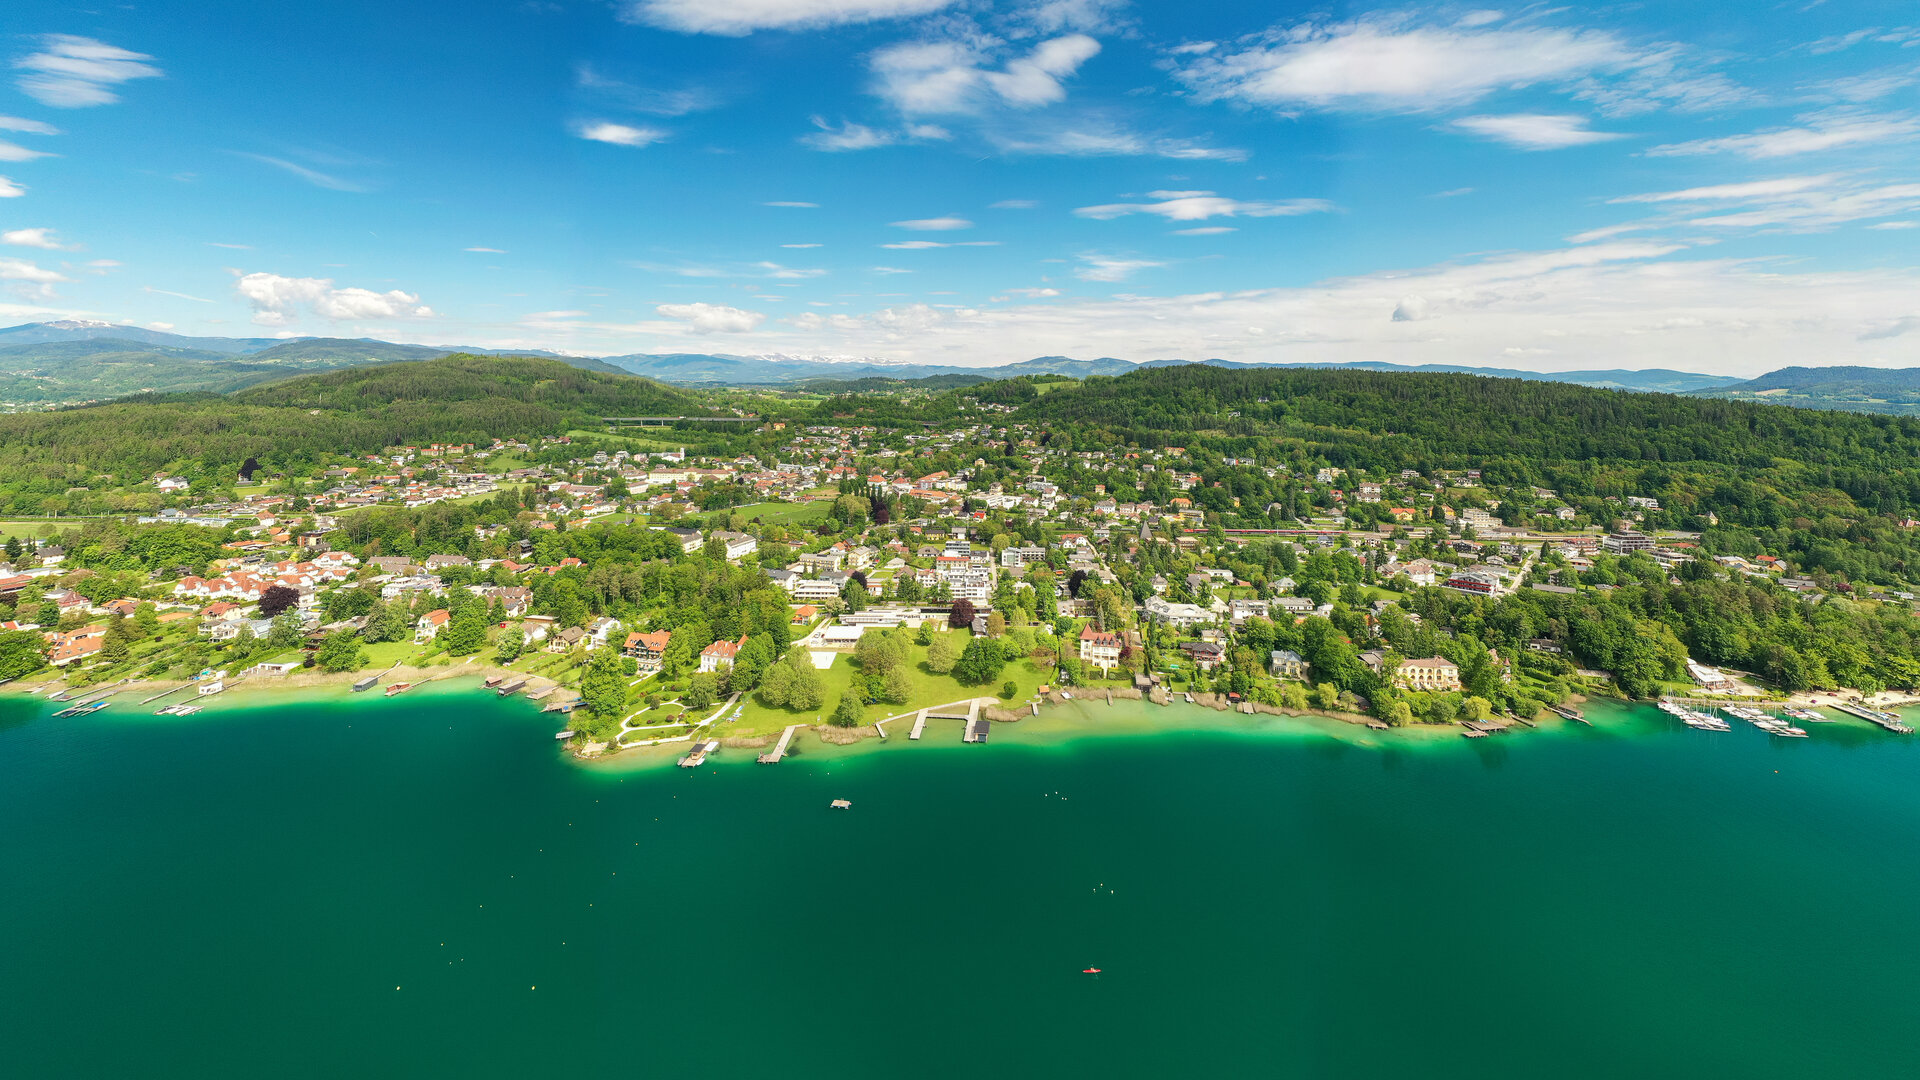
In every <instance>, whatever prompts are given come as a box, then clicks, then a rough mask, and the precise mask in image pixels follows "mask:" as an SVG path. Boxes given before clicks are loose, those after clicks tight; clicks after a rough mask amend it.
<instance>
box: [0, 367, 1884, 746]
mask: <svg viewBox="0 0 1920 1080" xmlns="http://www.w3.org/2000/svg"><path fill="white" fill-rule="evenodd" d="M971 411H972V412H973V413H975V414H976V415H983V416H985V417H987V419H986V420H985V421H975V420H972V419H969V420H968V421H967V422H962V423H957V424H954V425H951V426H949V427H948V428H946V429H945V430H932V429H927V430H906V431H902V430H898V429H890V428H884V427H880V426H871V425H857V426H831V425H799V424H793V425H789V424H785V423H780V422H769V423H768V424H766V425H765V426H764V427H763V428H762V429H761V430H759V431H758V432H756V433H754V435H753V436H752V437H751V438H750V439H735V440H733V441H732V443H731V444H730V445H727V446H725V447H724V448H723V449H717V450H716V449H709V450H706V451H701V450H697V449H696V450H694V451H691V452H690V451H689V450H688V449H687V448H686V447H684V446H680V445H671V446H669V445H667V444H666V443H665V442H664V441H662V440H659V439H654V438H650V437H641V436H635V435H622V434H608V435H604V436H592V437H589V436H585V435H582V436H581V437H579V438H574V437H571V436H567V437H548V438H544V439H535V440H527V441H523V440H514V439H495V440H493V441H491V442H490V443H488V444H485V445H477V444H474V443H466V444H460V445H428V446H399V447H393V448H391V449H390V451H389V452H386V453H382V454H378V455H367V456H364V457H360V458H357V459H353V460H351V461H349V460H339V461H331V462H328V463H326V464H325V465H324V467H322V468H319V469H317V470H315V471H314V472H313V473H312V474H310V475H305V476H290V475H271V474H266V475H258V476H249V477H243V478H234V479H232V480H228V481H226V482H224V483H221V484H218V485H211V484H207V483H196V482H193V481H190V480H188V479H186V478H184V477H180V476H175V475H156V476H154V477H152V478H151V479H150V480H149V481H148V485H146V486H147V487H148V488H149V489H150V490H151V492H152V499H151V505H150V506H149V508H148V512H145V513H140V514H138V515H135V516H133V517H131V518H128V519H116V520H111V521H90V522H87V523H84V524H81V525H80V526H78V527H77V528H68V529H55V528H53V527H51V526H50V525H49V526H44V527H42V528H40V529H38V530H36V532H37V533H38V534H39V535H35V534H33V533H29V534H28V535H26V536H15V537H14V538H13V539H11V540H9V541H8V544H7V557H8V562H7V563H6V564H5V565H3V566H0V606H4V607H5V608H6V612H5V613H6V614H8V615H10V616H11V618H10V619H9V620H8V621H7V622H6V623H5V626H4V631H5V632H6V636H5V638H3V639H0V665H4V667H0V670H4V671H5V672H6V674H8V675H9V677H12V678H22V677H26V676H29V675H32V674H33V673H34V672H36V671H38V670H39V669H41V668H43V667H44V668H51V669H55V671H56V672H57V674H58V676H59V677H60V678H61V679H62V680H63V682H64V684H65V685H67V686H69V687H80V686H85V685H89V684H92V683H97V682H101V681H110V680H115V679H130V678H136V677H138V678H143V679H150V680H164V679H169V678H170V679H177V680H193V679H204V678H207V677H208V676H209V673H215V672H218V673H223V674H224V673H235V672H247V673H250V674H252V675H255V676H272V675H286V674H291V673H295V672H297V671H299V670H301V669H311V668H316V667H317V668H319V669H321V670H322V671H327V672H339V673H342V674H347V673H352V672H355V671H362V670H366V669H369V668H373V667H384V666H388V665H399V664H401V663H403V662H404V663H405V664H407V665H409V666H410V667H423V666H431V665H432V664H433V663H435V662H436V661H438V662H441V663H446V662H449V661H451V660H452V659H454V658H458V657H473V656H477V655H479V654H481V653H483V652H485V653H487V658H488V659H490V661H491V662H492V663H493V664H495V665H498V667H499V668H500V669H501V670H503V671H508V672H512V671H521V670H532V669H534V668H536V667H537V668H538V670H539V671H540V672H541V674H542V676H543V677H544V678H546V679H548V680H550V681H551V682H552V683H553V684H554V686H556V687H564V688H568V689H578V690H579V694H580V696H579V697H578V698H575V699H572V700H573V701H574V707H575V708H577V709H578V710H579V711H578V714H577V716H578V720H579V722H578V723H577V724H576V725H575V726H576V727H579V728H581V729H582V730H583V731H586V732H587V733H588V734H589V735H591V736H592V741H593V742H594V743H595V744H597V745H600V746H615V745H632V744H634V743H635V742H638V741H644V740H642V739H640V738H639V736H641V735H643V734H644V735H646V736H647V737H648V738H649V739H651V738H661V737H672V736H674V735H676V734H677V733H679V732H680V731H681V730H682V728H683V727H684V726H685V725H687V724H691V723H693V722H694V721H695V719H696V717H695V713H696V712H699V711H701V710H704V709H706V708H708V707H710V706H711V705H712V704H713V703H715V702H718V701H720V700H721V699H726V698H736V699H743V700H742V704H741V705H740V706H739V707H740V708H741V709H743V710H744V709H746V708H748V707H749V706H751V707H752V709H753V711H754V714H755V715H756V716H757V715H760V714H762V713H764V714H766V717H769V718H773V719H778V718H780V717H783V716H785V715H787V714H794V715H798V714H800V713H805V712H807V710H809V709H811V710H814V711H815V712H819V713H821V715H824V712H825V710H827V709H830V708H831V709H833V710H834V713H835V719H836V722H842V723H846V724H848V726H853V725H855V724H858V723H860V722H861V721H862V720H863V719H864V718H866V717H867V716H869V715H870V712H873V711H878V710H884V709H886V708H887V707H889V706H893V705H897V706H905V705H908V704H912V703H915V702H916V701H917V700H918V698H919V697H920V696H924V695H923V691H924V692H925V693H934V694H936V696H938V695H948V696H956V697H957V696H960V695H961V694H963V693H966V692H967V691H964V690H962V689H960V687H961V686H963V685H970V686H979V687H982V688H983V690H982V691H980V692H982V693H988V692H991V691H993V690H996V689H998V690H1003V691H1004V692H1005V693H1004V695H1003V696H1004V697H1005V698H1006V699H1007V700H1006V702H1005V704H1007V705H1009V706H1011V705H1015V704H1017V703H1018V701H1019V700H1024V699H1037V697H1038V696H1044V695H1047V694H1059V693H1063V692H1067V693H1070V692H1071V690H1072V689H1073V688H1095V689H1098V688H1101V687H1106V688H1108V689H1113V688H1118V689H1120V690H1123V691H1126V692H1131V693H1136V694H1139V693H1144V694H1147V695H1158V696H1159V697H1160V698H1164V697H1165V696H1166V695H1168V694H1176V693H1177V694H1184V695H1194V694H1201V695H1208V697H1207V698H1206V700H1209V701H1217V702H1218V703H1219V704H1221V705H1223V706H1225V707H1237V708H1243V709H1247V710H1251V709H1253V708H1255V707H1283V708H1290V709H1299V710H1304V709H1314V710H1319V711H1325V712H1329V713H1335V714H1341V715H1351V716H1354V717H1356V718H1365V719H1366V720H1368V721H1369V722H1372V723H1376V724H1380V725H1385V726H1392V725H1399V724H1407V723H1417V722H1435V723H1447V722H1453V721H1455V720H1456V719H1465V720H1471V721H1488V720H1491V719H1492V718H1494V717H1495V716H1496V715H1505V716H1516V715H1517V716H1521V717H1524V716H1526V715H1530V714H1532V713H1535V712H1537V711H1538V710H1540V709H1542V708H1549V707H1554V706H1557V705H1558V704H1559V703H1561V702H1564V701H1566V700H1568V699H1570V698H1572V697H1575V696H1576V695H1583V694H1594V693H1625V694H1630V695H1635V696H1649V695H1651V694H1656V693H1658V694H1694V695H1698V694H1732V695H1739V694H1743V693H1745V694H1755V693H1760V692H1761V689H1760V687H1761V684H1762V683H1769V684H1771V685H1772V686H1774V687H1775V688H1778V689H1785V690H1789V691H1791V690H1805V689H1809V688H1818V687H1821V686H1823V685H1825V686H1834V685H1846V686H1849V687H1854V688H1859V684H1860V683H1861V682H1863V681H1866V680H1865V679H1864V678H1863V677H1862V675H1861V673H1859V672H1845V673H1841V672H1835V671H1832V670H1824V671H1823V670H1821V669H1820V665H1819V664H1818V662H1817V659H1818V658H1815V657H1798V658H1791V659H1789V660H1783V662H1782V669H1781V670H1774V671H1764V672H1753V671H1746V672H1736V671H1725V670H1722V669H1721V668H1719V667H1717V666H1715V665H1714V664H1713V663H1711V662H1707V661H1705V660H1703V659H1701V658H1696V657H1694V656H1691V655H1689V653H1688V650H1687V648H1686V647H1685V646H1684V645H1682V643H1681V642H1680V641H1679V640H1677V639H1676V638H1675V636H1674V634H1673V633H1672V632H1671V631H1669V630H1667V629H1666V628H1665V627H1651V628H1650V627H1648V626H1645V625H1641V626H1634V625H1628V626H1627V627H1625V629H1624V630H1623V631H1622V632H1621V633H1620V635H1619V636H1617V637H1616V638H1615V639H1613V640H1599V639H1598V638H1597V637H1596V635H1595V634H1594V633H1591V632H1588V631H1586V630H1584V629H1583V624H1582V623H1581V622H1580V621H1577V620H1573V619H1569V618H1568V617H1567V616H1566V611H1567V610H1568V606H1569V605H1571V604H1576V603H1584V602H1586V601H1587V600H1590V599H1592V598H1595V597H1604V594H1606V593H1608V592H1609V591H1610V590H1613V589H1616V588H1618V587H1621V586H1623V585H1626V584H1629V583H1640V584H1652V585H1655V586H1662V585H1673V586H1678V585H1680V584H1681V583H1682V581H1683V579H1685V580H1688V581H1702V580H1708V581H1711V580H1737V581H1740V582H1743V583H1745V584H1747V585H1751V586H1757V587H1763V588H1765V589H1766V590H1768V592H1769V593H1771V594H1777V595H1779V596H1780V597H1782V598H1783V599H1784V600H1786V601H1788V602H1792V603H1797V604H1802V605H1820V604H1822V603H1826V602H1830V601H1832V600H1833V599H1835V598H1844V599H1846V600H1847V601H1849V602H1854V601H1860V602H1871V603H1874V604H1887V605H1898V606H1900V607H1901V608H1902V609H1905V608H1910V607H1911V605H1912V603H1913V601H1914V596H1913V595H1912V594H1911V593H1908V592H1905V591H1900V590H1895V589H1888V588H1856V587H1855V586H1854V585H1852V584H1851V583H1849V582H1846V581H1843V580H1835V579H1834V578H1832V577H1831V576H1829V575H1827V574H1825V573H1822V572H1819V571H1813V572H1806V571H1803V570H1801V569H1800V568H1797V567H1795V566H1793V565H1790V564H1789V563H1788V562H1786V561H1785V560H1783V559H1782V558H1780V557H1779V556H1776V555H1773V554H1768V553H1764V552H1762V551H1759V550H1758V547H1757V545H1755V546H1754V548H1753V549H1751V550H1750V551H1748V552H1746V553H1740V552H1733V551H1726V550H1713V549H1710V548H1709V547H1707V546H1704V545H1703V541H1702V532H1701V530H1703V529H1706V528H1710V527H1712V526H1713V525H1715V524H1716V522H1714V521H1713V520H1712V519H1711V515H1706V516H1705V517H1701V516H1698V515H1693V514H1691V513H1689V512H1688V511H1687V510H1685V509H1684V508H1676V507H1670V506H1663V505H1662V501H1661V499H1660V498H1658V497H1656V496H1653V495H1643V494H1635V493H1631V492H1623V493H1617V494H1616V493H1597V492H1584V493H1579V494H1574V493H1571V492H1566V493H1563V492H1560V491H1555V490H1551V489H1547V488H1542V487H1535V486H1531V485H1527V486H1524V487H1519V486H1514V485H1509V484H1503V483H1501V482H1499V481H1498V480H1497V479H1496V478H1495V477H1490V476H1487V475H1483V474H1482V471H1481V470H1479V469H1472V468H1467V469H1460V470H1455V471H1435V472H1420V471H1416V470H1414V469H1402V470H1397V471H1394V472H1391V473H1386V472H1382V471H1373V472H1365V471H1359V470H1349V469H1346V468H1341V467H1337V466H1334V465H1331V464H1327V463H1325V462H1318V461H1310V460H1300V459H1298V458H1297V457H1295V458H1291V459H1286V460H1281V459H1272V458H1267V459H1259V458H1247V457H1228V456H1220V455H1217V454H1210V453H1207V452H1203V451H1199V450H1195V451H1189V450H1188V449H1187V448H1184V447H1180V446H1162V447H1127V448H1122V449H1118V450H1116V451H1108V450H1092V449H1078V448H1074V447H1072V446H1071V445H1070V444H1069V445H1061V443H1060V442H1056V441H1054V440H1052V439H1050V438H1049V436H1048V434H1047V433H1046V432H1044V431H1041V430H1036V429H1034V428H1031V427H1028V426H1025V425H1021V424H1018V423H1009V422H1006V421H1005V419H1004V418H1003V417H1002V418H1001V419H999V420H998V421H996V420H995V419H994V418H995V416H996V414H997V412H998V410H997V408H996V407H994V406H992V405H976V406H975V408H974V409H973V410H971ZM709 441H712V440H709ZM983 447H985V448H991V460H990V459H989V455H988V454H985V453H981V452H980V449H981V448H983ZM1256 495H1262V496H1264V498H1263V499H1262V500H1261V501H1259V502H1258V504H1257V505H1250V504H1249V498H1250V497H1254V496H1256ZM209 496H214V497H209ZM1915 524H1916V523H1914V522H1911V521H1908V522H1904V523H1903V525H1905V526H1906V527H1912V526H1913V525H1915ZM1721 544H1722V546H1724V537H1722V540H1721ZM689 582H692V583H695V585H696V587H697V588H699V589H704V590H719V591H720V592H721V593H724V594H725V595H727V596H730V597H733V598H736V599H738V600H739V601H740V602H741V603H744V604H747V605H749V606H750V607H751V609H752V610H751V613H749V612H747V611H744V610H743V611H741V612H739V613H737V614H730V613H718V614H716V613H714V612H712V611H709V610H707V609H705V608H704V607H703V606H701V605H700V604H698V603H687V602H686V601H687V599H688V598H687V596H686V594H685V589H686V588H687V587H688V583H689ZM775 605H777V611H775V610H773V607H774V606H775ZM950 635H951V637H949V636H950ZM1602 636H1604V635H1602ZM896 638H897V639H898V641H899V647H900V648H901V649H902V650H904V651H905V652H906V653H907V655H908V657H909V659H910V663H911V664H912V666H913V669H914V670H916V671H919V672H920V674H921V677H922V679H923V681H927V682H930V683H931V684H933V685H929V686H918V685H914V684H913V680H911V679H905V678H897V679H894V680H892V685H891V686H889V685H887V680H885V679H882V678H879V677H878V676H877V674H875V677H871V678H868V677H863V676H864V675H865V674H867V673H868V672H871V671H873V670H874V666H875V663H876V662H874V661H871V660H870V659H869V657H868V656H867V654H868V653H870V652H873V651H874V650H875V648H876V646H875V644H874V643H875V642H886V641H890V640H893V639H896ZM936 638H937V639H939V640H940V641H941V644H940V645H937V646H936V645H935V644H934V639H936ZM839 654H846V656H845V658H844V659H839V660H836V656H837V655H839ZM836 663H838V664H839V667H840V669H841V671H842V672H844V673H845V677H844V678H839V679H837V680H836V679H835V678H834V677H833V673H834V671H835V667H834V665H835V664H836ZM877 664H878V666H879V667H882V668H885V667H889V666H891V662H890V661H887V660H884V659H882V660H880V661H878V662H877ZM776 668H782V669H791V670H783V671H782V672H781V673H779V674H778V675H776V674H774V669H776ZM853 668H858V669H859V670H856V671H849V670H848V669H853ZM596 670H600V671H602V672H603V673H604V677H603V678H602V679H601V680H600V681H599V684H598V687H599V688H598V689H597V690H595V691H594V692H592V693H589V692H588V690H589V689H592V688H591V687H587V686H586V685H585V684H586V683H587V682H588V680H589V677H590V675H591V674H592V673H593V672H594V671H596ZM956 670H957V671H959V674H958V675H956V674H954V672H955V671H956ZM1003 674H1016V675H1018V676H1020V677H1018V678H1013V679H1008V680H1007V681H1005V682H1004V683H1002V682H1001V676H1002V675H1003ZM1843 675H1844V677H1846V678H1847V679H1848V681H1846V682H1844V683H1842V682H1840V681H1839V680H1840V678H1841V677H1842V676H1843ZM39 677H41V678H45V677H48V676H46V675H42V676H39ZM228 677H229V678H231V676H228ZM823 678H825V679H826V684H827V686H828V688H832V687H836V686H838V687H842V689H841V695H840V696H841V698H842V699H845V700H843V701H842V702H840V703H839V707H836V703H835V702H834V701H832V700H828V699H826V698H824V697H823V696H822V695H823V693H824V692H825V691H823V690H821V689H820V687H819V686H818V685H817V684H820V682H821V680H822V679H823ZM769 680H772V681H777V682H779V683H781V686H780V687H779V688H778V689H774V690H772V691H771V692H769V691H768V690H767V689H765V687H766V685H767V683H768V682H769ZM1916 681H1920V680H1916ZM616 683H617V685H618V691H619V692H618V693H615V692H614V691H613V689H610V688H611V687H613V686H615V684H616ZM787 683H793V684H795V685H798V686H801V687H803V690H802V692H799V693H797V694H791V693H789V692H788V690H787V689H786V684H787ZM1881 685H1882V686H1884V685H1888V684H1886V683H1884V682H1883V683H1882V684H1881ZM804 688H811V689H804ZM1879 688H1881V686H1869V687H1866V689H1868V690H1873V689H1879ZM794 702H798V703H799V704H797V705H795V704H794ZM869 706H873V707H875V709H874V710H869V708H868V707H869ZM809 718H812V717H811V716H809ZM641 721H646V722H641Z"/></svg>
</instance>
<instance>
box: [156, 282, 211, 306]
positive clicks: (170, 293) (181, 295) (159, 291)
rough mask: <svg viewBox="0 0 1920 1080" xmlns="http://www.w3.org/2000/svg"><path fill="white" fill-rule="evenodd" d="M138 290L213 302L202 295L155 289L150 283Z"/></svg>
mask: <svg viewBox="0 0 1920 1080" xmlns="http://www.w3.org/2000/svg"><path fill="white" fill-rule="evenodd" d="M140 291H141V292H144V293H152V294H153V295H155V296H171V297H173V298H174V299H175V300H191V301H193V302H194V303H196V304H211V303H213V301H211V300H209V299H207V298H206V297H204V296H188V295H187V294H186V293H183V292H170V291H168V290H166V289H156V288H154V287H153V286H151V285H142V286H140Z"/></svg>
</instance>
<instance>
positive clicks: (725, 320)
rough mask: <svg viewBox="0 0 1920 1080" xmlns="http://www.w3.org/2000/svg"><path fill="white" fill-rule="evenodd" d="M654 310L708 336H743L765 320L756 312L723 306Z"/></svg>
mask: <svg viewBox="0 0 1920 1080" xmlns="http://www.w3.org/2000/svg"><path fill="white" fill-rule="evenodd" d="M654 310H655V311H657V312H659V313H660V314H661V315H663V316H665V317H666V318H669V319H676V320H678V321H680V322H683V323H686V324H687V325H688V326H691V327H693V328H694V329H695V330H698V331H701V332H703V333H709V334H744V333H747V332H748V331H750V330H752V329H754V328H755V327H757V326H759V325H760V324H761V323H762V322H765V321H766V318H767V317H766V315H764V314H762V313H760V312H758V311H742V310H741V309H739V308H736V307H727V306H725V305H723V304H661V305H659V306H658V307H656V308H654Z"/></svg>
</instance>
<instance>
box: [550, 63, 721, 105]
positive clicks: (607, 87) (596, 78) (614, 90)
mask: <svg viewBox="0 0 1920 1080" xmlns="http://www.w3.org/2000/svg"><path fill="white" fill-rule="evenodd" d="M573 82H574V85H575V86H576V87H578V88H580V89H581V90H582V91H584V92H585V94H584V96H586V97H590V98H592V99H594V100H596V101H599V102H602V103H604V104H609V105H614V106H617V107H619V108H622V109H625V110H627V111H629V112H637V113H646V114H647V115H649V116H666V117H674V116H686V115H687V114H689V113H696V112H703V111H705V110H707V109H712V108H716V107H718V106H719V104H720V96H719V95H718V94H716V93H714V92H713V91H711V90H707V89H705V88H702V87H681V88H677V89H669V90H662V89H657V88H654V87H648V86H639V85H636V84H634V83H630V82H626V81H625V80H622V79H617V78H614V77H612V76H610V75H606V74H603V73H602V72H601V71H599V70H598V69H596V68H595V67H594V66H593V65H592V64H581V65H580V66H579V67H577V68H575V69H574V79H573Z"/></svg>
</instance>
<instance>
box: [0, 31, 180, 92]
mask: <svg viewBox="0 0 1920 1080" xmlns="http://www.w3.org/2000/svg"><path fill="white" fill-rule="evenodd" d="M39 40H40V51H39V52H35V53H30V54H28V55H26V56H23V57H21V58H19V59H18V60H15V61H14V62H13V66H14V67H15V68H16V69H18V70H19V71H20V72H21V74H20V75H19V76H18V77H17V78H16V79H15V82H16V83H17V84H18V85H19V87H20V89H21V90H22V91H24V92H25V93H26V94H27V96H28V97H31V98H33V99H34V100H35V101H38V102H40V103H41V104H43V105H52V106H54V107H55V108H61V109H78V108H85V107H87V106H90V105H110V104H112V103H114V102H116V101H119V100H120V96H119V94H117V93H116V92H115V88H116V87H118V86H119V85H120V84H122V83H125V82H131V81H132V80H134V79H153V78H158V77H159V76H160V75H161V71H160V69H159V68H157V67H154V66H153V65H152V64H149V63H147V61H149V60H152V59H153V57H151V56H148V55H146V54H145V53H137V52H131V51H129V50H126V49H122V48H120V47H118V46H116V45H108V44H106V43H105V42H102V41H95V40H94V39H92V38H86V37H76V36H74V35H72V34H46V35H43V36H42V37H41V38H40V39H39Z"/></svg>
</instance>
